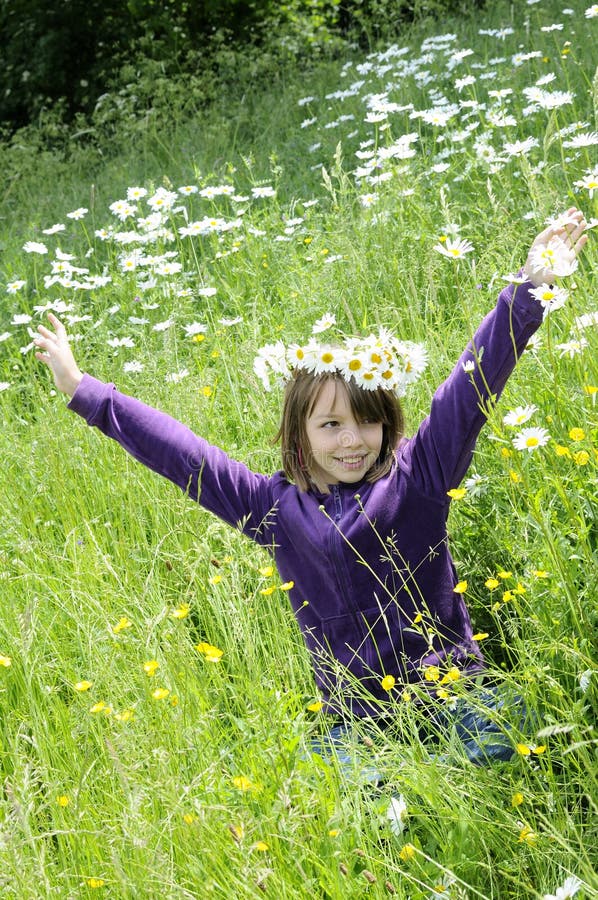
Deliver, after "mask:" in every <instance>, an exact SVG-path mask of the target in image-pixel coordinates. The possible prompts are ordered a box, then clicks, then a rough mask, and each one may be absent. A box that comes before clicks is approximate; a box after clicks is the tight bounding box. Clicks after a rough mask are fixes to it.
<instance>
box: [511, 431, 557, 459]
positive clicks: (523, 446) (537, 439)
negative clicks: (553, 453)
mask: <svg viewBox="0 0 598 900" xmlns="http://www.w3.org/2000/svg"><path fill="white" fill-rule="evenodd" d="M549 440H550V434H549V433H548V431H547V430H546V429H545V428H522V429H521V431H520V432H519V434H516V435H515V437H514V438H513V440H512V444H513V446H514V447H515V449H516V450H527V451H528V452H529V453H532V452H533V451H534V450H537V449H538V447H544V446H545V445H546V444H547V443H548V441H549Z"/></svg>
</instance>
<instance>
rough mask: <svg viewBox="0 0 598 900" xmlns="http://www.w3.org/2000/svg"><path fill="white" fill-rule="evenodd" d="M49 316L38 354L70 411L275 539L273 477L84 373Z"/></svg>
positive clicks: (233, 519)
mask: <svg viewBox="0 0 598 900" xmlns="http://www.w3.org/2000/svg"><path fill="white" fill-rule="evenodd" d="M49 318H50V322H51V323H52V325H53V326H54V332H51V331H50V330H49V329H47V328H45V327H44V326H40V328H39V332H40V337H38V338H36V339H35V343H36V344H37V346H38V347H39V348H40V352H37V353H36V356H37V358H38V359H40V360H41V361H42V362H44V363H45V364H46V365H47V366H48V367H49V368H50V369H51V371H52V373H53V375H54V380H55V383H56V387H57V388H58V389H59V390H61V391H62V392H63V393H65V394H68V395H69V396H70V397H71V398H72V399H71V402H70V403H69V409H71V410H73V411H74V412H76V413H78V414H79V415H80V416H82V417H83V418H84V419H85V421H86V422H87V423H88V425H93V426H95V427H97V428H99V430H100V431H102V432H103V433H104V434H105V435H107V436H108V437H111V438H113V439H114V440H115V441H117V442H118V443H119V444H120V445H121V446H122V447H123V448H124V449H125V450H126V451H127V452H128V453H130V454H131V455H132V456H133V457H135V459H137V460H139V462H141V463H143V464H144V465H145V466H147V467H148V468H150V469H152V470H153V471H154V472H157V473H158V474H160V475H163V476H164V477H165V478H168V479H169V480H170V481H172V482H174V483H175V484H177V485H178V486H179V487H180V488H181V490H183V491H185V492H186V493H188V494H189V496H190V497H191V498H192V499H194V500H197V501H198V502H199V503H200V504H201V505H202V506H203V507H204V508H206V509H208V510H209V511H210V512H213V513H214V514H215V515H217V516H219V517H220V518H221V519H223V520H224V521H225V522H227V523H228V524H230V525H233V526H235V527H238V528H240V529H241V530H242V531H243V532H244V533H245V534H246V535H247V536H248V537H251V538H252V539H253V540H256V541H257V542H258V543H261V544H265V545H269V544H271V541H272V536H271V533H269V531H268V523H270V522H271V521H272V518H273V516H272V513H274V510H273V509H272V505H273V504H272V497H271V489H270V486H271V479H270V478H268V477H267V476H265V475H260V474H257V473H255V472H252V471H250V470H249V469H248V468H247V466H245V465H243V464H242V463H239V462H236V461H235V460H232V459H231V458H230V457H229V456H228V455H227V454H226V453H225V452H224V451H223V450H220V449H219V448H218V447H214V446H212V445H210V444H209V443H208V442H207V441H205V440H204V439H203V438H201V437H199V436H198V435H196V434H194V432H193V431H191V430H190V429H189V428H187V427H186V426H185V425H183V424H182V423H181V422H178V421H177V420H176V419H173V418H172V417H171V416H168V415H166V414H165V413H163V412H160V411H159V410H157V409H154V408H153V407H150V406H147V405H146V404H145V403H142V402H141V401H139V400H136V399H135V398H134V397H129V396H128V395H126V394H123V393H121V392H120V391H117V390H116V388H115V386H114V385H113V384H105V383H104V382H102V381H98V380H97V379H95V378H92V377H91V376H90V375H87V374H83V373H82V372H81V371H80V369H79V368H78V366H77V364H76V362H75V359H74V357H73V354H72V352H71V349H70V346H69V343H68V337H67V334H66V330H65V328H64V326H63V325H62V324H61V323H60V322H59V320H58V319H57V318H56V316H50V317H49Z"/></svg>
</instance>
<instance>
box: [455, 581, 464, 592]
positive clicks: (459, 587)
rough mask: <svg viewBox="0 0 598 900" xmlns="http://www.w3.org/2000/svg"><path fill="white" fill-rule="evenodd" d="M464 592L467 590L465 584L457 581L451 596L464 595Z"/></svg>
mask: <svg viewBox="0 0 598 900" xmlns="http://www.w3.org/2000/svg"><path fill="white" fill-rule="evenodd" d="M466 590H467V582H466V581H459V582H457V584H456V585H455V587H454V588H453V594H464V593H465V591H466Z"/></svg>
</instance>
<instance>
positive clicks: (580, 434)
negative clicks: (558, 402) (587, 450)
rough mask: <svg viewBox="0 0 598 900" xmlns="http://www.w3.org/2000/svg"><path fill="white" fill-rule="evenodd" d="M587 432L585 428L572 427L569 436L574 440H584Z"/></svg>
mask: <svg viewBox="0 0 598 900" xmlns="http://www.w3.org/2000/svg"><path fill="white" fill-rule="evenodd" d="M585 436H586V434H585V431H584V430H583V428H572V429H571V430H570V432H569V437H570V438H571V440H572V441H583V439H584V438H585Z"/></svg>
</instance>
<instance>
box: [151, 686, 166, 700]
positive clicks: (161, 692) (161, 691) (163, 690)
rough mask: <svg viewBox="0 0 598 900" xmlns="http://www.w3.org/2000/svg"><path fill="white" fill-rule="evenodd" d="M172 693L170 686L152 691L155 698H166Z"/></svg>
mask: <svg viewBox="0 0 598 900" xmlns="http://www.w3.org/2000/svg"><path fill="white" fill-rule="evenodd" d="M169 694H170V691H169V690H168V688H156V689H155V691H152V697H153V698H154V700H165V699H166V697H168V695H169Z"/></svg>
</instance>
